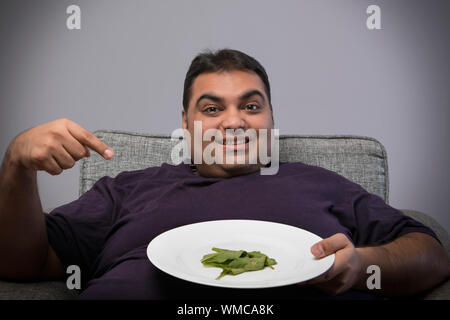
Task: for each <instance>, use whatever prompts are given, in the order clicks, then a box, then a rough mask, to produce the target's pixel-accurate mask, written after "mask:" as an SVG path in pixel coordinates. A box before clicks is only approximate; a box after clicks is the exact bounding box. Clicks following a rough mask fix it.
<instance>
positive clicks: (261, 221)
mask: <svg viewBox="0 0 450 320" xmlns="http://www.w3.org/2000/svg"><path fill="white" fill-rule="evenodd" d="M220 222H227V223H232V222H238V223H240V222H257V223H267V224H277V225H280V226H283V227H289V228H294V229H299V230H300V231H302V232H306V233H309V234H311V235H313V236H314V237H317V238H318V239H319V240H318V241H321V240H323V238H322V237H320V236H319V235H317V234H315V233H313V232H311V231H309V230H305V229H302V228H299V227H296V226H293V225H290V224H286V223H281V222H275V221H268V220H256V219H216V220H205V221H199V222H193V223H189V224H185V225H182V226H178V227H175V228H172V229H169V230H166V231H164V232H161V233H160V234H158V235H157V236H155V237H154V238H153V239H152V240H151V241H150V242H149V243H148V245H147V249H146V254H147V259H148V260H149V261H150V263H152V264H153V265H154V266H155V267H156V268H157V269H158V270H160V271H162V272H164V273H166V274H168V275H170V276H172V277H175V278H177V279H181V280H184V281H188V282H191V283H195V284H199V285H204V286H212V287H221V288H231V289H243V290H245V289H266V288H275V287H283V286H289V285H294V284H301V283H304V282H306V281H309V280H311V279H315V278H317V277H319V276H320V275H322V274H324V273H326V272H327V271H328V270H330V268H331V267H332V266H333V265H334V262H335V254H334V253H333V254H331V255H328V256H326V257H323V258H321V259H320V260H322V259H326V260H330V261H329V262H328V264H329V265H328V266H327V268H326V269H325V270H324V271H322V272H321V273H320V274H318V275H316V276H314V277H310V278H306V279H304V280H302V281H299V282H289V281H286V283H283V282H280V283H274V284H269V285H263V286H260V285H256V286H238V285H237V286H234V285H230V284H229V283H223V282H222V283H217V284H216V283H209V282H208V283H205V282H201V281H195V280H192V279H187V278H186V277H182V276H180V275H176V274H173V273H172V272H170V271H167V270H164V268H163V267H161V265H160V264H158V263H157V262H156V263H155V262H154V261H152V259H151V257H150V249H151V245H152V243H153V244H154V243H155V242H154V241H155V240H156V239H157V238H159V237H162V236H163V235H165V234H167V233H171V232H176V230H177V229H184V228H187V227H190V226H193V225H200V224H207V223H220Z"/></svg>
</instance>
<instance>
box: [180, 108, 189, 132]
mask: <svg viewBox="0 0 450 320" xmlns="http://www.w3.org/2000/svg"><path fill="white" fill-rule="evenodd" d="M181 119H182V122H183V123H182V125H183V129H187V127H188V123H187V121H188V119H187V113H186V112H185V111H184V109H183V110H181Z"/></svg>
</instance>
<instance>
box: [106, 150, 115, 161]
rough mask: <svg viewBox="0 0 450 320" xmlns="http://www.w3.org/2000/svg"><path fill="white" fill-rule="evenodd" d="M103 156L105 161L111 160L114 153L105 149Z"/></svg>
mask: <svg viewBox="0 0 450 320" xmlns="http://www.w3.org/2000/svg"><path fill="white" fill-rule="evenodd" d="M104 155H105V157H106V158H107V159H111V158H112V157H113V155H114V152H113V151H112V150H111V149H106V150H105V152H104Z"/></svg>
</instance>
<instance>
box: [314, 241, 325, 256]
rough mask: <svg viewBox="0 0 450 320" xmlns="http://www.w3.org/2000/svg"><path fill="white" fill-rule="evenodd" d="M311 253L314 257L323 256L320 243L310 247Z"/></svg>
mask: <svg viewBox="0 0 450 320" xmlns="http://www.w3.org/2000/svg"><path fill="white" fill-rule="evenodd" d="M311 252H312V254H313V255H314V256H316V257H321V256H322V255H323V248H322V245H321V244H320V243H316V244H315V245H313V246H312V248H311Z"/></svg>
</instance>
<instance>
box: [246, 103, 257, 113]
mask: <svg viewBox="0 0 450 320" xmlns="http://www.w3.org/2000/svg"><path fill="white" fill-rule="evenodd" d="M245 109H247V110H250V111H256V110H258V109H259V106H258V105H257V104H248V105H246V106H245Z"/></svg>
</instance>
